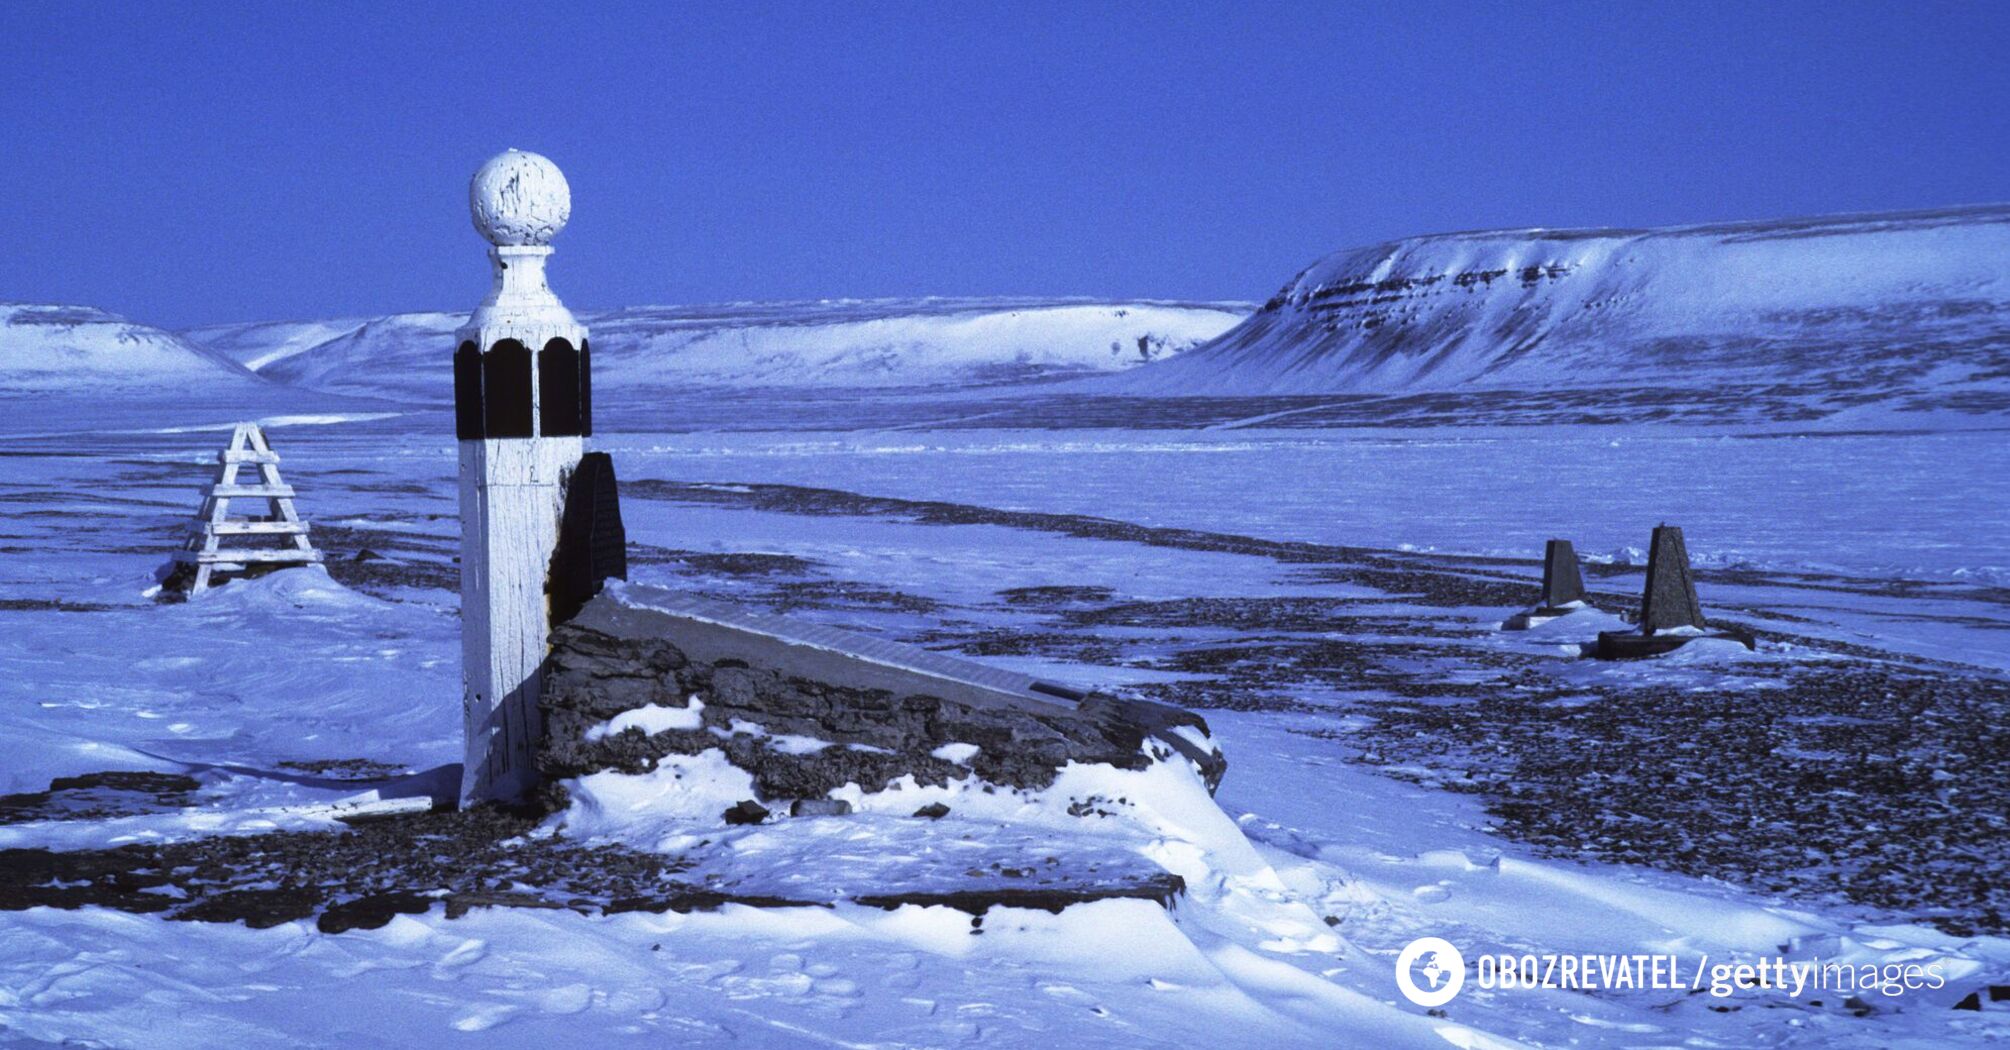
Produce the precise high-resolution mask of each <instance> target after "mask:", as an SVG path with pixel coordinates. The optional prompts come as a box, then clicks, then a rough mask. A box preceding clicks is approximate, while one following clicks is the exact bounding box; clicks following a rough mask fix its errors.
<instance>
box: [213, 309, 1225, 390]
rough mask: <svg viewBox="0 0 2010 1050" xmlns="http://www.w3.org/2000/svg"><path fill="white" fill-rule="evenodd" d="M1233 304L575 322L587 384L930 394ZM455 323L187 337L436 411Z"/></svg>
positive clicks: (1161, 354) (1187, 329)
mask: <svg viewBox="0 0 2010 1050" xmlns="http://www.w3.org/2000/svg"><path fill="white" fill-rule="evenodd" d="M1247 312H1248V308H1247V306H1245V305H1244V304H1239V303H1179V302H1159V301H1148V302H1100V301H1090V300H1072V299H1071V300H1054V299H880V300H827V301H819V302H796V303H728V304H724V305H715V306H669V307H664V306H645V307H632V308H627V309H620V310H610V311H600V312H593V311H580V312H579V319H580V321H581V322H582V323H584V324H586V325H587V326H588V327H589V328H591V329H592V345H593V351H594V354H593V368H594V382H595V384H596V385H597V386H599V387H601V388H603V389H607V390H623V391H635V390H651V389H665V388H673V387H690V386H734V387H809V386H837V387H930V386H951V385H953V386H967V385H977V384H986V383H999V382H1011V381H1019V380H1028V379H1044V378H1051V377H1056V376H1077V375H1083V374H1094V373H1101V372H1112V371H1119V370H1123V369H1126V368H1130V367H1132V366H1135V365H1138V364H1142V363H1145V362H1147V361H1152V360H1159V359H1162V358H1165V357H1169V356H1172V355H1175V354H1178V353H1180V352H1181V351H1183V350H1186V349H1188V348H1190V347H1193V346H1196V345H1199V344H1200V343H1203V342H1205V341H1207V340H1209V339H1212V338H1214V337H1215V336H1217V335H1220V334H1221V333H1222V332H1225V331H1227V330H1228V329H1229V328H1230V327H1231V326H1233V325H1234V324H1235V323H1236V322H1237V321H1238V320H1240V319H1241V318H1242V317H1243V316H1244V315H1245V314H1246V313H1247ZM466 319H467V314H466V313H465V312H460V313H420V314H398V315H393V316H390V317H382V318H376V319H372V320H351V321H301V322H276V323H262V324H251V325H226V326H217V327H210V328H200V329H194V330H192V331H190V332H188V333H187V334H188V336H189V338H191V339H193V340H196V341H198V342H200V343H202V344H204V345H205V346H208V347H210V348H212V349H214V350H216V351H218V352H220V353H223V354H227V355H229V356H230V357H231V358H232V359H233V360H235V361H238V362H241V363H242V364H244V365H245V366H246V367H249V368H251V369H254V370H256V371H257V372H258V373H259V374H260V375H264V376H268V377H270V378H272V379H276V380H279V381H281V382H285V383H290V384H293V385H296V386H300V387H303V388H306V389H311V390H320V391H325V392H330V393H343V394H356V395H365V396H376V397H386V398H394V399H399V400H408V401H433V402H440V401H446V400H448V399H449V398H450V396H451V392H450V390H449V380H450V378H451V377H450V376H449V374H448V370H447V368H446V367H445V364H444V363H445V361H446V360H447V357H448V356H449V354H450V353H451V350H450V348H451V346H452V343H453V332H454V330H455V329H457V328H458V327H460V325H461V324H463V323H464V322H465V321H466Z"/></svg>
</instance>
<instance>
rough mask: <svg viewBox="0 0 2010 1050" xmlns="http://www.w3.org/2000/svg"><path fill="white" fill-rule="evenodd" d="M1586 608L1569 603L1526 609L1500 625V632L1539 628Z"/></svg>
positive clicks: (1580, 604) (1581, 604)
mask: <svg viewBox="0 0 2010 1050" xmlns="http://www.w3.org/2000/svg"><path fill="white" fill-rule="evenodd" d="M1587 608H1589V606H1587V605H1585V604H1584V603H1583V602H1571V603H1570V604H1569V605H1543V606H1538V607H1536V608H1534V609H1528V610H1525V611H1523V612H1518V613H1515V614H1514V615H1513V616H1510V617H1508V618H1507V622H1506V623H1503V624H1501V630H1503V631H1526V630H1528V629H1529V628H1531V627H1541V626H1542V625H1543V624H1546V623H1548V622H1550V621H1551V620H1561V619H1563V618H1564V617H1566V616H1569V615H1570V614H1571V613H1574V612H1582V611H1583V610H1585V609H1587Z"/></svg>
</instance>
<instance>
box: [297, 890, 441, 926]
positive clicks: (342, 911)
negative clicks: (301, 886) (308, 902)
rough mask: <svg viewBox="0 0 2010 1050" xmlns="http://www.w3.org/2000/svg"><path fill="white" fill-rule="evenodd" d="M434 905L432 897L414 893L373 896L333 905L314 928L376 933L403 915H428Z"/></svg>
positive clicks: (373, 894) (390, 893)
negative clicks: (377, 929) (373, 931)
mask: <svg viewBox="0 0 2010 1050" xmlns="http://www.w3.org/2000/svg"><path fill="white" fill-rule="evenodd" d="M433 904H434V900H433V898H432V897H430V896H427V895H425V894H421V893H412V892H410V891H393V892H389V893H372V894H370V895H369V896H366V897H357V898H356V899H354V900H349V901H344V902H342V903H340V904H336V905H333V906H331V907H330V908H329V909H328V910H327V911H324V912H322V913H321V918H320V919H319V920H317V921H316V922H315V924H314V925H315V926H316V928H318V929H319V930H320V931H321V932H322V933H342V932H344V931H347V930H374V929H376V928H377V927H379V926H382V925H384V924H385V923H388V922H390V921H391V920H392V918H394V917H396V916H399V915H424V914H425V913H426V912H427V910H429V909H430V908H432V906H433Z"/></svg>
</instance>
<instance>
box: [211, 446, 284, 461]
mask: <svg viewBox="0 0 2010 1050" xmlns="http://www.w3.org/2000/svg"><path fill="white" fill-rule="evenodd" d="M216 461H217V462H218V463H277V462H279V453H277V452H251V451H240V450H236V449H226V450H224V451H222V452H219V453H217V454H216Z"/></svg>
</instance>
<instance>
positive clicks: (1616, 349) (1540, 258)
mask: <svg viewBox="0 0 2010 1050" xmlns="http://www.w3.org/2000/svg"><path fill="white" fill-rule="evenodd" d="M2006 372H2010V207H2006V206H1990V207H1976V208H1963V209H1953V210H1946V211H1933V212H1910V213H1896V214H1885V215H1857V216H1836V217H1829V218H1818V219H1804V220H1782V221H1775V222H1752V223H1734V224H1723V225H1712V226H1692V227H1677V228H1669V229H1661V230H1508V231H1496V232H1486V233H1465V234H1446V235H1440V236H1431V237H1417V238H1412V239H1409V240H1403V241H1396V242H1392V243H1389V244H1382V245H1377V246H1375V247H1372V248H1363V249H1357V250H1351V251H1343V252H1338V253H1336V254H1334V255H1330V256H1328V257H1326V258H1325V259H1322V260H1320V261H1319V262H1317V263H1315V264H1313V265H1312V266H1311V267H1310V268H1308V269H1307V270H1305V271H1304V272H1303V273H1301V274H1299V275H1298V276H1297V277H1296V278H1295V279H1294V280H1292V281H1291V283H1290V284H1288V285H1286V286H1285V287H1284V289H1283V290H1282V291H1281V292H1279V293H1278V294H1277V295H1276V297H1274V298H1273V299H1272V300H1271V301H1270V302H1268V303H1266V304H1265V305H1264V306H1263V307H1262V309H1260V310H1259V311H1258V312H1257V313H1256V314H1254V315H1252V316H1251V317H1250V318H1249V319H1248V320H1247V321H1245V322H1243V324H1241V325H1240V326H1238V327H1237V328H1235V329H1234V330H1233V331H1230V332H1229V333H1227V334H1226V335H1224V336H1223V337H1222V338H1220V339H1218V340H1215V341H1214V342H1212V343H1210V344H1208V345H1206V346H1204V347H1201V348H1198V349H1196V350H1195V351H1193V352H1192V353H1189V354H1186V355H1183V356H1182V357H1181V358H1180V359H1178V360H1175V361H1170V362H1167V363H1165V364H1161V365H1154V366H1152V367H1150V368H1147V369H1141V370H1139V371H1137V372H1134V373H1132V374H1130V375H1127V376H1123V377H1118V378H1116V379H1114V380H1112V381H1110V382H1109V383H1108V384H1104V386H1105V388H1114V389H1117V390H1122V391H1126V392H1132V393H1165V394H1287V393H1328V392H1371V393H1373V392H1392V391H1408V390H1449V389H1462V390H1471V389H1489V388H1500V389H1523V390H1526V389H1533V388H1553V387H1575V388H1583V387H1594V386H1627V387H1640V386H1661V387H1684V388H1697V387H1711V386H1717V385H1720V384H1727V383H1728V384H1737V385H1745V384H1754V383H1758V384H1805V385H1809V386H1810V387H1814V388H1824V389H1827V390H1829V391H1831V392H1832V393H1834V394H1835V395H1837V396H1858V397H1862V398H1866V399H1874V398H1877V397H1880V396H1884V395H1886V394H1891V393H1897V392H1906V393H1917V392H1919V391H1920V390H1922V389H1927V388H1936V389H1941V388H1944V389H1943V390H1942V392H1943V393H1947V394H1949V395H1951V396H1954V397H1955V399H1956V400H1959V395H1960V393H1961V392H1962V391H1996V392H1998V393H1995V394H1990V395H1987V396H1994V397H1996V398H1997V399H1999V400H2000V399H2001V394H2000V392H2001V391H2003V390H2005V389H2010V388H2006V386H2005V384H2004V383H2003V379H2004V376H2005V374H2006Z"/></svg>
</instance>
